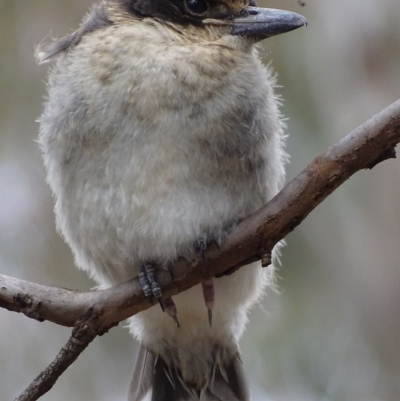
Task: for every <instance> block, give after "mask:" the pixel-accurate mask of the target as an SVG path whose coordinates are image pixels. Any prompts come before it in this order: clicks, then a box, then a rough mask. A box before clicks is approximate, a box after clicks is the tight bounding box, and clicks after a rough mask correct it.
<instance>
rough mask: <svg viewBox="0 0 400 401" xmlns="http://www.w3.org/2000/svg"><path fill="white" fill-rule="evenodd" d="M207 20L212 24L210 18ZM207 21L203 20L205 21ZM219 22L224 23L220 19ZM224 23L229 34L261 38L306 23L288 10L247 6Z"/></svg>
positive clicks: (278, 33) (288, 30)
mask: <svg viewBox="0 0 400 401" xmlns="http://www.w3.org/2000/svg"><path fill="white" fill-rule="evenodd" d="M208 21H209V23H211V24H212V21H211V20H208ZM208 21H203V22H205V23H207V22H208ZM213 21H215V20H213ZM215 22H217V21H215ZM220 23H222V24H224V23H223V22H222V21H220ZM224 25H225V24H224ZM226 25H230V27H231V32H230V33H231V35H236V36H247V37H254V38H255V39H257V40H262V39H266V38H270V37H271V36H275V35H280V34H281V33H285V32H290V31H293V30H294V29H297V28H300V27H302V26H303V25H307V20H306V19H305V18H304V17H303V16H302V15H300V14H296V13H293V12H290V11H284V10H277V9H274V8H258V7H247V8H246V9H245V10H244V14H242V15H241V16H240V17H237V18H235V19H233V20H231V21H229V23H227V24H226Z"/></svg>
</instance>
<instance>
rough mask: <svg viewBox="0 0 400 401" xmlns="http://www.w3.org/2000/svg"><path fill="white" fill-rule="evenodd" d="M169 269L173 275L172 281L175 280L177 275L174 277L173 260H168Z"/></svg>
mask: <svg viewBox="0 0 400 401" xmlns="http://www.w3.org/2000/svg"><path fill="white" fill-rule="evenodd" d="M167 269H168V271H169V274H170V275H171V279H172V281H174V280H175V277H174V264H173V263H172V262H168V263H167Z"/></svg>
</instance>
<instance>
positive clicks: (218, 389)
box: [203, 354, 250, 401]
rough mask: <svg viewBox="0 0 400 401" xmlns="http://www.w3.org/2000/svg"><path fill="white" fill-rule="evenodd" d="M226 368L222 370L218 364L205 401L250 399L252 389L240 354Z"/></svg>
mask: <svg viewBox="0 0 400 401" xmlns="http://www.w3.org/2000/svg"><path fill="white" fill-rule="evenodd" d="M224 368H225V369H224V372H222V371H221V367H220V366H216V368H215V372H214V374H213V378H212V381H211V383H210V384H209V386H208V389H207V391H206V393H205V394H204V398H203V399H204V401H250V390H249V386H248V384H247V380H246V377H245V374H244V370H243V364H242V360H241V359H240V355H239V354H237V355H236V356H235V357H234V358H233V359H232V361H231V362H230V363H229V364H228V365H226V366H225V367H224Z"/></svg>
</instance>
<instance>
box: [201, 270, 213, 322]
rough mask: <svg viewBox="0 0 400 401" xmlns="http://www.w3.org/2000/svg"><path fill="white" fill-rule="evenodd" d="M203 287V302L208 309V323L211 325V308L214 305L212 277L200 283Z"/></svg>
mask: <svg viewBox="0 0 400 401" xmlns="http://www.w3.org/2000/svg"><path fill="white" fill-rule="evenodd" d="M201 286H202V287H203V297H204V303H205V304H206V307H207V309H208V323H209V324H210V327H211V326H212V310H213V309H214V305H215V291H214V279H213V278H212V277H211V278H209V279H207V280H205V281H203V282H202V283H201Z"/></svg>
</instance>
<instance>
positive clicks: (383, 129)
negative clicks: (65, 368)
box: [0, 100, 400, 331]
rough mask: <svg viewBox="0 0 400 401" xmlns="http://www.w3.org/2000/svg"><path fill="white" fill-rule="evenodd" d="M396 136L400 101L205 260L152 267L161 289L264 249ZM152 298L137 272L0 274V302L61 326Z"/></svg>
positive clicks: (138, 306) (186, 284)
mask: <svg viewBox="0 0 400 401" xmlns="http://www.w3.org/2000/svg"><path fill="white" fill-rule="evenodd" d="M399 142H400V100H399V101H397V102H395V103H393V104H392V105H391V106H389V107H388V108H386V109H385V110H383V111H382V112H381V113H379V114H377V115H376V116H375V117H373V118H372V119H370V120H369V121H367V122H366V123H364V124H363V125H361V126H360V127H358V128H357V129H356V130H354V131H353V132H351V133H350V134H349V135H347V136H346V137H344V138H343V139H342V140H340V141H339V142H337V143H336V144H334V145H333V146H331V147H330V148H329V149H328V150H326V151H325V152H324V153H322V154H321V155H320V156H318V157H317V158H316V159H315V160H314V161H313V162H312V163H311V164H309V165H308V167H307V168H306V169H305V170H303V171H302V172H301V173H300V174H299V175H298V176H297V177H295V178H294V179H293V180H292V181H291V182H289V183H288V184H287V185H286V186H285V187H284V188H283V189H282V191H281V192H280V193H279V194H278V195H277V196H276V197H275V198H274V199H272V200H271V202H269V203H268V204H267V205H266V206H264V207H263V208H261V209H260V210H259V211H258V212H256V213H255V214H253V215H252V216H250V217H248V218H247V219H245V220H244V221H242V222H241V223H240V224H239V225H238V227H237V228H236V229H235V230H234V231H233V232H232V234H231V235H229V237H228V238H227V240H226V241H225V242H224V244H223V245H222V246H221V247H220V249H217V248H216V247H210V248H209V249H208V250H207V251H206V253H205V260H204V261H197V262H192V263H190V262H188V261H185V260H181V261H178V262H177V263H176V264H175V266H174V267H173V274H174V277H175V281H174V282H173V281H172V278H171V276H170V274H169V273H167V272H159V274H158V280H159V282H160V284H161V285H162V287H163V294H165V296H171V295H175V294H177V293H179V292H181V291H184V290H187V289H188V288H190V287H192V286H194V285H195V284H197V283H199V282H201V281H202V280H203V279H204V278H205V277H209V276H221V275H224V274H226V273H227V272H229V271H230V270H232V269H235V266H238V265H239V266H240V265H243V264H246V263H247V262H248V261H254V260H258V259H261V257H262V256H263V255H268V253H270V251H271V250H272V248H273V247H274V246H275V245H276V244H277V242H279V241H280V240H281V239H283V238H284V237H285V236H286V235H287V234H288V233H289V232H291V231H292V230H293V229H294V228H295V227H296V226H298V225H299V224H300V223H301V222H302V221H303V220H304V219H305V218H306V217H307V215H308V214H309V213H310V212H311V211H312V210H313V209H314V208H315V207H316V206H317V205H318V204H319V203H321V202H322V201H323V200H324V199H325V198H326V197H327V196H328V195H329V194H330V193H331V192H333V191H334V190H335V189H336V188H337V187H338V186H339V185H341V184H342V183H343V182H344V181H346V180H347V179H348V178H349V177H350V176H351V175H353V174H354V173H355V172H357V171H358V170H362V169H364V168H370V167H373V166H374V165H375V164H377V163H378V162H381V161H383V160H384V159H387V158H391V157H394V147H395V146H396V144H397V143H399ZM153 303H154V301H152V300H148V299H146V298H145V297H144V296H143V294H142V291H141V289H140V286H139V282H138V280H137V279H133V280H130V281H128V282H126V283H123V284H121V285H119V286H117V287H114V288H110V289H108V290H102V291H92V292H87V293H80V292H76V291H70V290H66V289H62V288H56V287H48V286H42V285H39V284H34V283H30V282H27V281H22V280H18V279H15V278H11V277H7V276H3V275H0V307H3V308H6V309H8V310H10V311H14V312H22V313H25V314H26V315H27V316H29V317H32V318H34V319H37V320H49V321H52V322H54V323H57V324H60V325H63V326H70V327H72V326H74V325H75V323H76V322H77V321H78V320H79V319H80V318H81V317H82V316H83V315H84V314H85V313H86V312H87V311H88V310H89V309H92V310H93V311H96V312H97V313H99V314H100V315H99V316H101V317H99V319H98V321H97V324H98V325H99V326H98V330H99V331H102V330H107V328H109V327H112V326H113V325H115V324H117V323H118V322H120V321H122V320H124V319H126V318H128V317H129V316H132V315H134V314H135V313H137V312H139V311H142V310H145V309H147V308H149V307H150V306H151V305H152V304H153Z"/></svg>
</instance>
